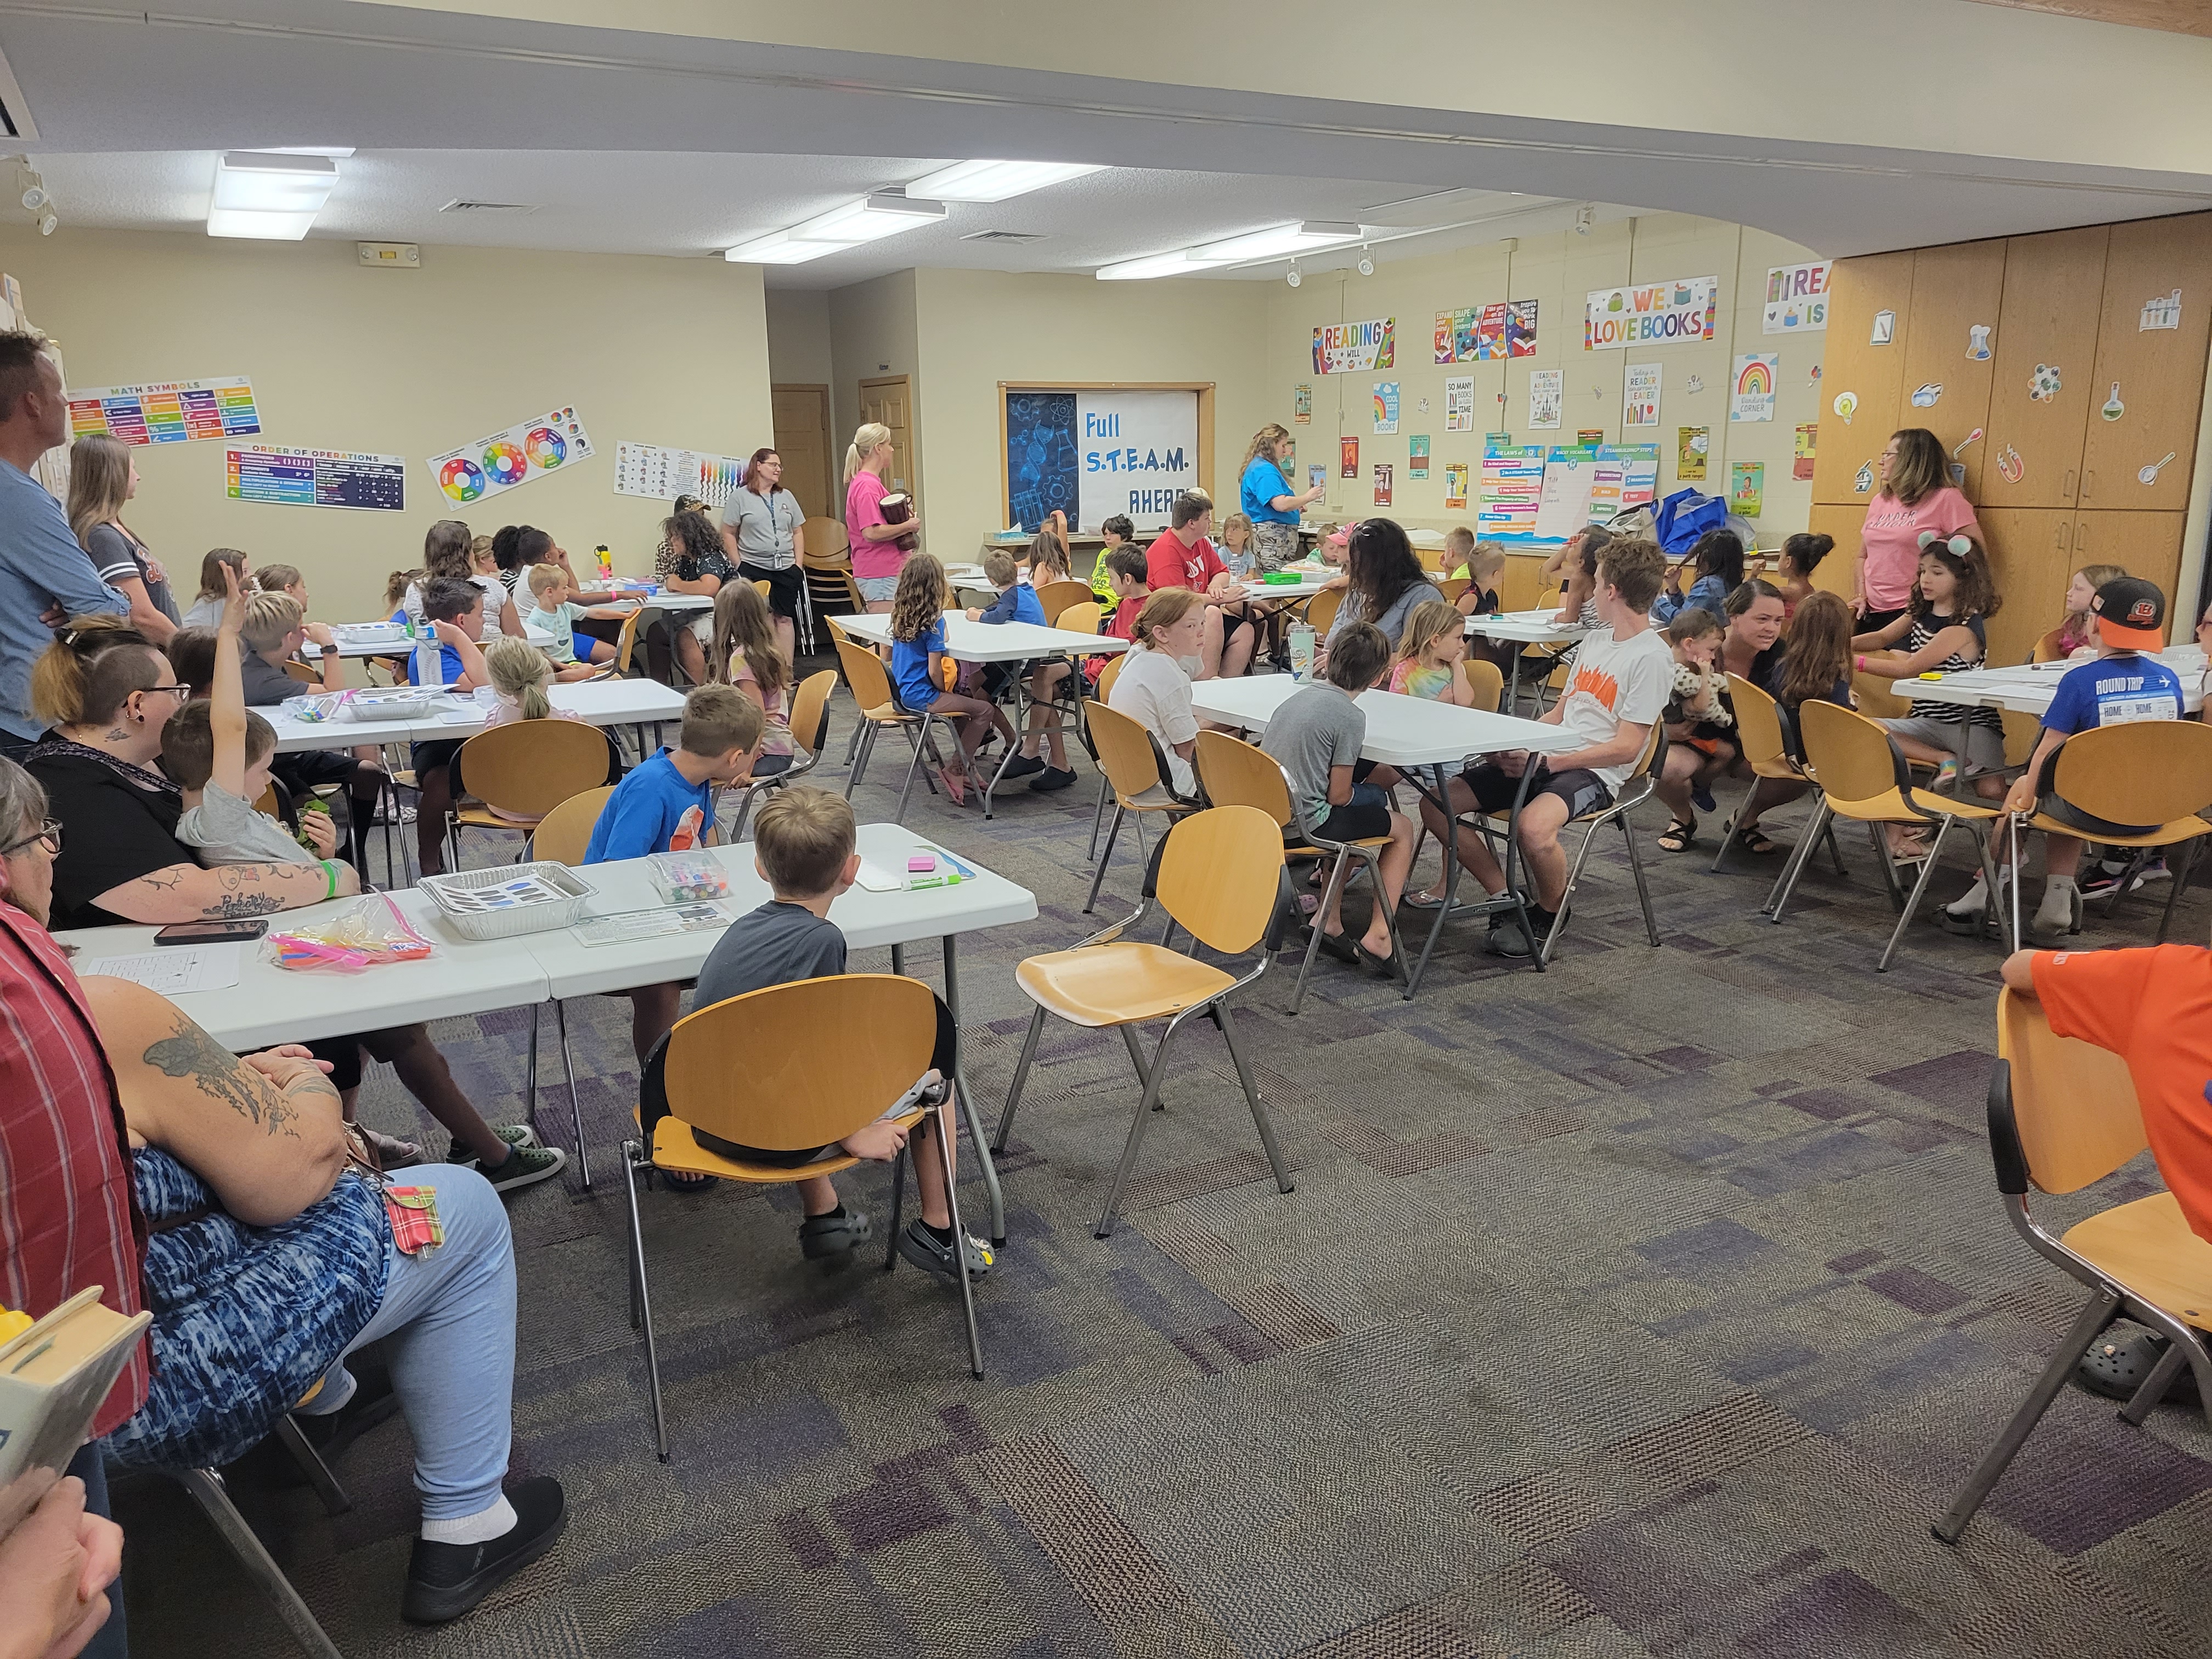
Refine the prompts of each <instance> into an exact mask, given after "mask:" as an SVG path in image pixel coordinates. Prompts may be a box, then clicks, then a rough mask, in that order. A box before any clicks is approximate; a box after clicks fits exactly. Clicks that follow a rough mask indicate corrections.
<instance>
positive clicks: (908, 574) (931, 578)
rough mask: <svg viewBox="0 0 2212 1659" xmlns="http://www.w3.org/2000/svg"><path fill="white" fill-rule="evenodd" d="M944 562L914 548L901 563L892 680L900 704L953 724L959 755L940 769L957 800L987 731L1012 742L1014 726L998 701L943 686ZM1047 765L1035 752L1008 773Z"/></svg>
mask: <svg viewBox="0 0 2212 1659" xmlns="http://www.w3.org/2000/svg"><path fill="white" fill-rule="evenodd" d="M946 662H947V659H946V657H945V567H944V566H943V565H941V564H939V562H937V560H936V559H935V557H933V556H932V555H930V554H927V553H910V554H908V556H907V561H906V563H905V565H904V566H902V568H900V571H899V575H898V586H897V588H896V590H895V591H894V592H892V594H891V686H892V689H893V690H895V691H896V693H897V694H898V700H899V704H900V706H901V707H902V708H905V709H906V710H907V711H908V713H909V714H939V715H942V716H943V717H944V718H945V720H947V721H949V722H950V723H951V726H952V731H953V735H954V736H955V737H956V738H957V739H958V740H959V744H960V758H959V759H958V760H957V762H947V763H945V765H943V766H940V767H939V769H938V772H937V775H938V776H939V778H941V779H942V780H943V781H944V783H945V793H946V794H948V795H950V796H951V797H952V800H953V804H954V805H964V804H965V803H966V801H967V799H968V786H969V783H970V782H971V781H973V778H972V774H971V771H970V763H971V761H972V758H973V757H974V755H975V751H976V750H977V749H979V748H981V746H982V744H983V742H984V740H985V738H986V737H987V735H988V734H989V733H991V732H997V733H998V735H999V736H1000V738H1004V739H1005V740H1006V744H1007V745H1008V746H1009V747H1011V746H1012V744H1013V741H1014V728H1013V727H1012V726H1011V725H1009V724H1008V723H1007V720H1006V715H1005V714H1002V713H1000V709H999V706H998V704H996V703H994V702H985V701H984V700H983V699H982V698H981V697H971V696H967V695H966V694H965V693H963V692H959V691H950V690H939V687H940V686H943V685H944V684H945V683H946V681H947V679H948V678H954V679H957V672H958V671H957V665H956V667H955V669H954V672H953V674H952V675H951V676H948V675H947V674H946V672H945V665H946ZM1043 769H1044V763H1043V762H1042V761H1041V760H1038V759H1036V757H1033V756H1026V755H1017V756H1016V757H1014V758H1013V759H1012V761H1010V762H1008V763H1007V765H1006V771H1005V772H1004V773H1003V774H1002V775H1001V781H1003V780H1004V779H1005V778H1017V777H1027V776H1028V775H1030V774H1031V773H1033V772H1041V771H1042V770H1043Z"/></svg>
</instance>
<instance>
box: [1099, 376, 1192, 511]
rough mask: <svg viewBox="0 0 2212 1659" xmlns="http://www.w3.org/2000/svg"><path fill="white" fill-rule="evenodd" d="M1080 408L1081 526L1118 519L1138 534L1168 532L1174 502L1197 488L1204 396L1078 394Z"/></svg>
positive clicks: (1162, 393) (1175, 393) (1149, 393)
mask: <svg viewBox="0 0 2212 1659" xmlns="http://www.w3.org/2000/svg"><path fill="white" fill-rule="evenodd" d="M1075 410H1076V428H1075V433H1076V465H1077V466H1078V468H1079V469H1080V471H1079V477H1080V480H1081V490H1080V494H1079V500H1080V501H1081V502H1082V511H1081V514H1080V522H1079V528H1080V529H1082V530H1084V531H1086V532H1095V531H1096V530H1097V528H1098V526H1099V524H1100V523H1101V522H1102V521H1103V520H1106V519H1109V518H1111V517H1112V516H1113V515H1114V514H1115V513H1125V514H1127V517H1128V520H1129V521H1130V523H1131V524H1133V525H1134V526H1136V527H1137V528H1138V529H1139V530H1140V531H1145V530H1153V531H1157V530H1160V529H1164V528H1165V527H1166V525H1167V521H1168V509H1169V508H1170V507H1172V506H1173V505H1174V504H1175V498H1176V496H1177V495H1181V494H1182V492H1183V491H1184V490H1186V489H1197V488H1198V393H1196V392H1077V393H1076V394H1075Z"/></svg>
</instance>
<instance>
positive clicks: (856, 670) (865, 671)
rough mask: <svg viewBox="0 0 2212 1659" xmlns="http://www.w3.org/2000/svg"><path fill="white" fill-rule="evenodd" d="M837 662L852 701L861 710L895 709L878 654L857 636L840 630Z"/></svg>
mask: <svg viewBox="0 0 2212 1659" xmlns="http://www.w3.org/2000/svg"><path fill="white" fill-rule="evenodd" d="M837 663H838V665H839V666H840V667H842V669H843V670H844V671H845V684H848V685H849V686H851V687H852V688H853V701H854V702H857V703H859V704H860V712H861V713H862V714H874V713H876V712H877V711H878V710H879V709H891V710H896V708H897V706H898V705H897V704H896V702H894V701H893V699H892V697H891V677H890V675H889V674H886V673H885V672H884V659H882V658H881V657H879V656H878V655H877V654H876V653H874V652H872V651H871V650H869V649H868V647H866V646H865V645H862V644H860V641H857V640H848V639H847V638H845V636H844V635H842V634H840V635H838V636H837Z"/></svg>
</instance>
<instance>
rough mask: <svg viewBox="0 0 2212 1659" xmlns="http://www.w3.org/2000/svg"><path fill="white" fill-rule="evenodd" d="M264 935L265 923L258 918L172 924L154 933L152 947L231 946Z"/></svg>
mask: <svg viewBox="0 0 2212 1659" xmlns="http://www.w3.org/2000/svg"><path fill="white" fill-rule="evenodd" d="M268 931H269V923H268V921H267V919H266V918H264V917H261V916H253V917H251V918H247V919H245V920H241V921H173V922H171V923H170V924H169V925H168V926H167V927H157V928H155V930H154V943H155V944H156V945H235V944H240V943H242V942H243V941H245V940H246V939H259V938H260V937H261V936H262V935H263V934H264V933H267V932H268Z"/></svg>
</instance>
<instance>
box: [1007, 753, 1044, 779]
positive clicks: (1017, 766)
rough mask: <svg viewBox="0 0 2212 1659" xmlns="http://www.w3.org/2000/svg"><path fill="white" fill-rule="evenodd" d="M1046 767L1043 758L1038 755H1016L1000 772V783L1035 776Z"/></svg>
mask: <svg viewBox="0 0 2212 1659" xmlns="http://www.w3.org/2000/svg"><path fill="white" fill-rule="evenodd" d="M1044 769H1045V764H1044V761H1043V759H1042V757H1039V756H1036V755H1016V756H1015V757H1013V758H1012V759H1011V760H1009V761H1008V762H1007V763H1006V770H1005V771H1003V772H1001V773H1000V774H999V781H1000V783H1012V781H1014V780H1015V779H1016V778H1033V777H1035V776H1036V775H1037V774H1038V773H1040V772H1042V771H1043V770H1044Z"/></svg>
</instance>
